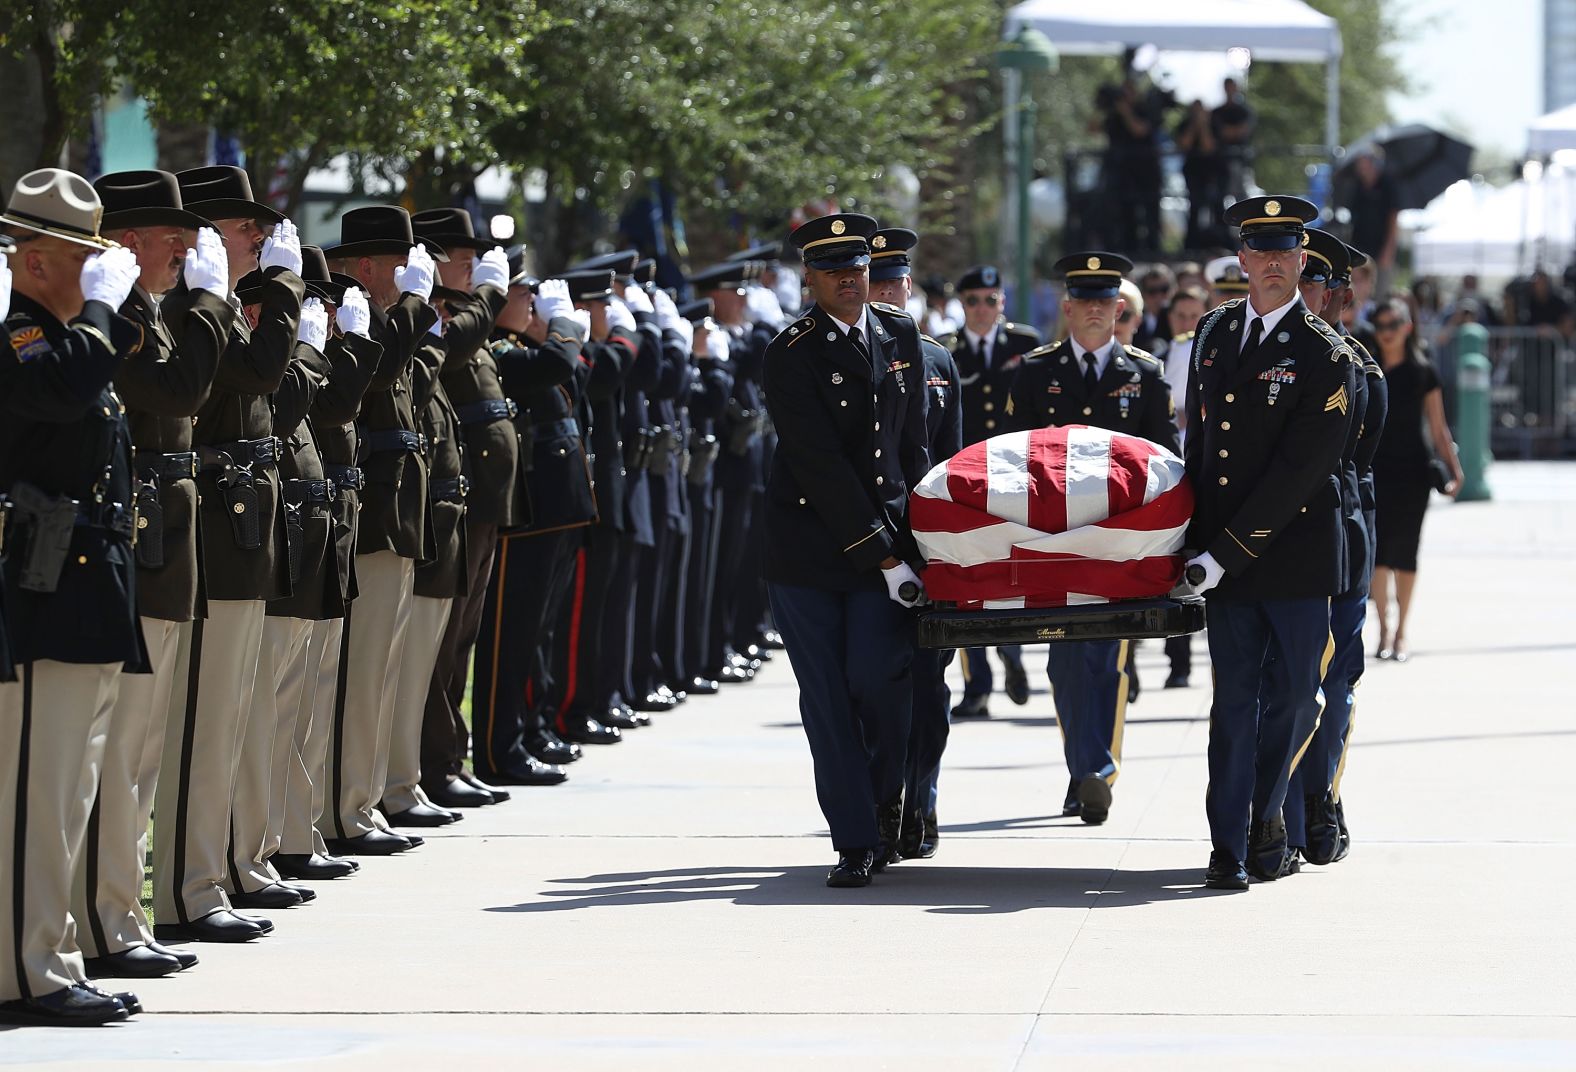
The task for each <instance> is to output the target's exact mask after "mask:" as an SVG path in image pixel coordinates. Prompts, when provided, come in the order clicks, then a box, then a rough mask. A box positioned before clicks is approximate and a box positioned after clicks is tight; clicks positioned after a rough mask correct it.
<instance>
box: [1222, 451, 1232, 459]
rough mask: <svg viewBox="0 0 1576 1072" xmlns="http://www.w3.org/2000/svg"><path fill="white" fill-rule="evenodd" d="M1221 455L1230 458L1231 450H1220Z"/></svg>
mask: <svg viewBox="0 0 1576 1072" xmlns="http://www.w3.org/2000/svg"><path fill="white" fill-rule="evenodd" d="M1220 456H1221V457H1222V458H1229V457H1230V456H1231V451H1229V450H1223V451H1221V452H1220Z"/></svg>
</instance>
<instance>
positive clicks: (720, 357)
mask: <svg viewBox="0 0 1576 1072" xmlns="http://www.w3.org/2000/svg"><path fill="white" fill-rule="evenodd" d="M706 356H707V357H709V358H711V359H712V360H713V361H715V362H717V363H718V364H719V365H720V364H725V363H726V362H727V360H728V333H727V332H726V331H723V330H722V329H721V328H714V329H712V330H709V331H707V332H706Z"/></svg>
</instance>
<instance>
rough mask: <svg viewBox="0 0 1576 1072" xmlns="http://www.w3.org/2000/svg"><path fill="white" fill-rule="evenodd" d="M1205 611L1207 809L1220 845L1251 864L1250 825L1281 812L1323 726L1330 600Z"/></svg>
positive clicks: (1221, 605) (1223, 604) (1217, 603)
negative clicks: (1210, 681) (1210, 680)
mask: <svg viewBox="0 0 1576 1072" xmlns="http://www.w3.org/2000/svg"><path fill="white" fill-rule="evenodd" d="M1205 612H1206V620H1207V622H1208V624H1209V660H1210V664H1211V667H1212V669H1213V671H1214V677H1215V694H1214V699H1213V702H1212V703H1211V704H1210V708H1209V792H1208V794H1207V796H1206V799H1205V805H1204V808H1205V811H1206V812H1207V814H1208V816H1209V833H1210V840H1211V842H1212V843H1213V844H1214V847H1215V848H1216V849H1220V850H1222V851H1225V852H1228V853H1230V854H1231V856H1232V858H1233V859H1236V860H1245V859H1247V855H1248V825H1249V823H1250V822H1252V820H1253V819H1255V818H1258V819H1261V820H1269V819H1271V818H1273V817H1274V816H1276V815H1278V814H1280V812H1281V807H1282V805H1283V804H1284V803H1285V800H1286V789H1287V785H1288V784H1289V779H1290V775H1291V770H1292V767H1293V766H1294V765H1295V763H1296V761H1297V759H1298V758H1299V754H1300V753H1301V752H1302V750H1303V749H1304V748H1305V747H1306V745H1307V743H1308V740H1309V738H1310V737H1311V736H1312V734H1313V730H1314V727H1315V726H1316V725H1317V724H1318V721H1319V713H1320V710H1321V708H1322V707H1323V705H1324V700H1323V694H1322V692H1321V691H1320V682H1321V680H1322V678H1323V676H1324V671H1325V665H1326V662H1327V660H1328V658H1329V648H1330V601H1329V599H1328V598H1326V597H1323V596H1320V597H1317V598H1313V599H1269V600H1262V601H1247V600H1229V599H1210V600H1208V602H1207V604H1206V607H1205ZM1266 690H1267V691H1266ZM1261 770H1262V771H1264V772H1266V776H1265V777H1262V778H1261V777H1260V776H1259V774H1260V771H1261Z"/></svg>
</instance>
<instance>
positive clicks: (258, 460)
mask: <svg viewBox="0 0 1576 1072" xmlns="http://www.w3.org/2000/svg"><path fill="white" fill-rule="evenodd" d="M218 455H224V456H227V457H228V458H229V464H231V465H262V466H271V465H273V464H274V463H275V462H277V461H278V460H279V440H278V438H277V437H275V436H269V437H268V438H267V439H237V440H235V441H234V442H232V443H214V444H211V445H209V446H206V447H198V448H197V456H198V459H199V461H200V463H201V466H200V467H201V468H202V469H223V468H224V466H225V459H224V458H223V457H218Z"/></svg>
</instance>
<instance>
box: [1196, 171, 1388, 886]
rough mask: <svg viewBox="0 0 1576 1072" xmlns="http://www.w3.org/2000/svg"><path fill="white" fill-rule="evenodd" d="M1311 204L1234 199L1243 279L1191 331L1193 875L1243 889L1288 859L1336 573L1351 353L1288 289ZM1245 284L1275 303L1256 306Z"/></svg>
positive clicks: (1341, 578)
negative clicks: (1199, 576)
mask: <svg viewBox="0 0 1576 1072" xmlns="http://www.w3.org/2000/svg"><path fill="white" fill-rule="evenodd" d="M1316 215H1317V210H1316V209H1315V208H1314V207H1313V205H1311V204H1309V203H1308V202H1306V201H1304V200H1302V199H1301V198H1294V197H1279V198H1276V197H1269V198H1250V199H1248V200H1246V201H1239V202H1238V203H1237V204H1236V205H1234V206H1232V208H1231V209H1230V211H1229V212H1228V214H1227V218H1228V220H1229V221H1230V222H1232V223H1233V224H1234V225H1236V226H1238V227H1239V228H1240V229H1241V235H1242V241H1243V244H1244V246H1245V247H1246V249H1245V251H1244V252H1243V253H1242V254H1241V256H1242V258H1243V262H1244V264H1245V266H1246V267H1247V269H1248V275H1249V279H1250V281H1252V282H1253V284H1254V286H1253V291H1250V293H1249V296H1248V297H1247V298H1246V299H1241V300H1238V299H1233V300H1232V301H1229V302H1227V303H1226V304H1225V305H1223V306H1221V307H1219V308H1218V309H1216V310H1215V311H1213V312H1211V313H1210V314H1209V315H1208V316H1206V317H1205V319H1204V320H1203V321H1202V322H1201V323H1200V325H1199V331H1198V335H1197V337H1196V339H1195V340H1194V347H1193V377H1192V381H1191V383H1190V385H1189V388H1188V410H1189V415H1188V422H1187V423H1188V437H1187V452H1186V453H1187V471H1188V476H1189V479H1190V480H1191V481H1192V483H1193V487H1194V493H1195V497H1196V503H1197V505H1196V507H1195V513H1194V516H1193V521H1192V524H1191V525H1190V527H1189V534H1188V544H1189V546H1191V547H1195V548H1201V549H1202V550H1203V553H1202V554H1201V555H1199V556H1198V557H1197V558H1195V559H1193V560H1192V562H1191V563H1190V565H1199V566H1201V567H1203V569H1204V571H1205V580H1204V582H1203V584H1202V585H1201V586H1200V587H1201V588H1202V589H1203V590H1204V591H1206V592H1207V599H1208V610H1207V616H1208V624H1209V652H1210V662H1211V665H1212V667H1213V671H1214V697H1213V702H1212V704H1211V707H1210V740H1209V794H1208V800H1207V804H1206V810H1207V813H1208V816H1209V824H1210V836H1211V840H1212V842H1213V844H1214V851H1213V852H1212V854H1211V856H1210V865H1209V870H1208V873H1207V874H1206V877H1205V883H1206V885H1209V886H1212V887H1216V888H1224V889H1245V888H1246V885H1247V876H1248V873H1249V870H1251V873H1252V874H1253V875H1254V876H1256V877H1258V878H1260V879H1265V880H1270V879H1274V878H1276V877H1278V876H1279V874H1280V872H1281V869H1282V867H1283V865H1284V863H1285V860H1286V832H1285V825H1284V821H1283V819H1282V816H1281V806H1282V803H1283V801H1284V797H1285V793H1286V786H1287V779H1288V778H1289V776H1290V772H1291V770H1292V769H1293V768H1294V767H1295V766H1296V765H1297V760H1298V759H1299V758H1300V755H1301V751H1302V749H1303V747H1304V746H1305V744H1306V742H1307V741H1308V738H1309V736H1310V735H1311V734H1312V732H1313V729H1314V726H1315V725H1316V724H1317V721H1318V718H1319V713H1320V708H1321V706H1322V701H1321V698H1320V692H1319V688H1320V681H1321V679H1322V678H1323V676H1324V670H1325V666H1326V664H1327V661H1328V658H1329V652H1330V648H1331V646H1332V642H1331V637H1330V597H1331V596H1333V595H1334V594H1336V593H1337V592H1340V591H1341V590H1343V589H1344V588H1345V587H1346V585H1347V583H1348V581H1347V571H1346V533H1345V529H1344V519H1343V512H1342V504H1341V488H1340V483H1341V482H1340V478H1339V468H1340V458H1341V451H1342V448H1343V446H1344V443H1345V439H1346V432H1347V428H1348V425H1349V424H1350V421H1351V405H1352V396H1353V393H1354V392H1355V390H1356V375H1357V365H1356V362H1355V360H1354V358H1353V356H1352V351H1351V349H1350V347H1348V346H1347V345H1346V344H1345V342H1344V341H1343V340H1342V339H1341V338H1340V336H1338V335H1336V334H1335V333H1334V332H1333V331H1331V330H1330V329H1329V327H1328V326H1327V325H1326V324H1325V323H1324V321H1322V320H1320V319H1319V318H1318V317H1316V316H1314V315H1313V314H1312V313H1310V312H1308V310H1307V308H1306V306H1304V305H1303V304H1302V302H1301V300H1300V298H1299V297H1298V296H1297V293H1296V291H1295V290H1294V289H1291V287H1292V286H1293V285H1294V284H1295V281H1296V278H1297V275H1298V274H1299V273H1300V272H1301V268H1302V263H1303V254H1302V248H1303V247H1302V243H1303V241H1304V224H1305V223H1306V222H1307V221H1310V220H1312V219H1314V218H1315V217H1316ZM1255 266H1257V267H1255ZM1255 271H1257V272H1259V273H1261V276H1262V278H1261V279H1258V280H1255V278H1254V273H1255ZM1256 293H1257V294H1264V295H1270V294H1274V295H1275V298H1276V300H1278V301H1279V305H1278V307H1276V308H1273V309H1260V308H1258V307H1257V306H1256V305H1255V294H1256ZM1271 661H1273V665H1271V666H1268V667H1267V666H1266V664H1267V663H1269V662H1271ZM1266 673H1267V674H1268V676H1269V681H1268V682H1265V681H1264V680H1263V678H1264V676H1265V675H1266ZM1261 696H1262V697H1263V698H1264V699H1263V700H1261ZM1265 700H1267V701H1268V702H1264V701H1265ZM1261 755H1262V756H1266V757H1268V759H1267V760H1265V761H1261V760H1260V759H1259V757H1260V756H1261ZM1266 763H1269V764H1270V765H1272V766H1273V768H1274V770H1275V772H1276V777H1275V778H1274V779H1266V778H1264V777H1263V774H1262V771H1263V770H1264V768H1265V765H1266ZM1256 768H1257V770H1258V771H1259V772H1260V773H1259V782H1260V784H1259V787H1258V791H1257V792H1255V771H1256ZM1245 864H1246V866H1244V865H1245Z"/></svg>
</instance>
